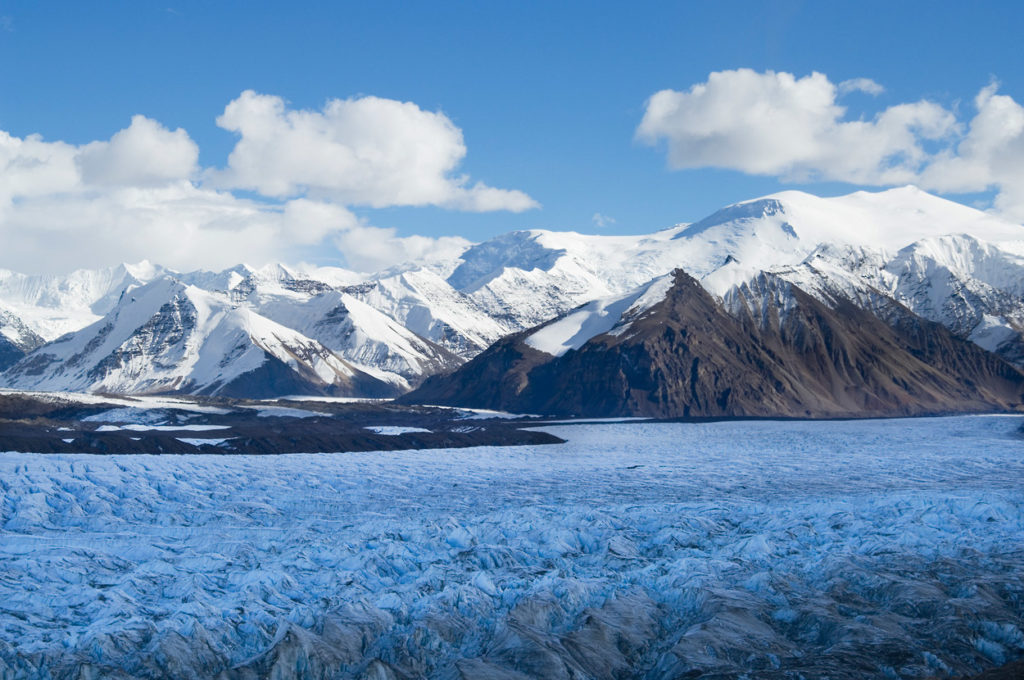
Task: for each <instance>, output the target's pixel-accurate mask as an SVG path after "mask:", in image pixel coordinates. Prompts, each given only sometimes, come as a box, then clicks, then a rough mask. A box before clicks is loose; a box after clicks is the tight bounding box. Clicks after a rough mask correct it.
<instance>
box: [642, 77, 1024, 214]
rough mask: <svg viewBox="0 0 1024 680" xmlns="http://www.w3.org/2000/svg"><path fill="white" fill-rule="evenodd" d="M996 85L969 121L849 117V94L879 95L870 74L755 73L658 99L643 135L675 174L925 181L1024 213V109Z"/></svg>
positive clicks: (913, 113) (889, 114)
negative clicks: (699, 171)
mask: <svg viewBox="0 0 1024 680" xmlns="http://www.w3.org/2000/svg"><path fill="white" fill-rule="evenodd" d="M997 89H998V87H997V85H996V84H992V85H989V86H988V87H985V88H984V89H982V90H981V92H980V93H979V94H978V96H977V98H976V99H975V107H976V110H977V113H976V115H975V116H974V117H973V118H972V119H970V120H969V121H961V120H959V119H958V118H957V116H956V115H955V114H954V113H953V112H952V111H950V110H948V109H946V108H944V107H942V106H940V105H939V104H937V103H934V102H929V101H925V100H922V101H917V102H909V103H902V104H897V105H894V106H890V107H888V108H886V109H884V110H882V111H880V112H879V113H877V114H876V115H875V116H874V117H872V118H870V119H858V120H850V119H848V118H847V116H846V109H845V107H843V106H842V105H841V104H840V102H839V98H840V97H841V96H842V95H843V94H846V93H849V92H853V91H861V92H866V93H868V94H878V93H880V92H882V91H883V90H882V87H881V86H880V85H878V84H877V83H875V82H874V81H872V80H869V79H867V78H858V79H854V80H848V81H844V82H843V83H840V84H839V85H838V86H837V85H835V84H833V83H832V82H831V81H830V80H829V79H828V77H826V76H825V75H824V74H821V73H812V74H811V75H808V76H804V77H802V78H798V77H796V76H794V75H793V74H791V73H781V72H780V73H776V72H773V71H767V72H765V73H758V72H755V71H752V70H749V69H740V70H737V71H721V72H716V73H712V74H710V75H709V77H708V80H707V81H706V82H704V83H698V84H695V85H693V86H692V87H690V89H689V90H686V91H676V90H662V91H661V92H657V93H655V94H654V95H653V96H652V97H651V98H650V99H649V100H648V101H647V108H646V111H645V113H644V117H643V119H642V121H641V122H640V125H639V127H638V128H637V132H636V135H637V138H638V139H639V140H641V141H643V142H646V143H648V144H651V145H663V146H664V148H665V149H666V151H667V154H668V163H669V166H670V167H672V168H675V169H685V168H701V167H716V168H727V169H733V170H739V171H741V172H745V173H749V174H755V175H769V176H776V177H780V178H782V179H785V180H795V181H813V180H834V181H842V182H850V183H853V184H862V185H876V186H884V185H895V184H907V183H914V184H918V185H920V186H922V187H923V188H925V189H929V190H933V191H940V192H944V193H966V192H974V191H986V190H993V189H994V190H996V191H997V192H998V193H997V195H996V198H995V203H994V208H995V209H996V210H997V211H998V212H1000V213H1002V214H1003V215H1004V216H1005V217H1008V218H1011V219H1015V220H1024V108H1022V107H1021V106H1020V105H1019V104H1018V103H1017V102H1015V101H1014V100H1013V99H1012V98H1011V97H1009V96H1006V95H999V94H997Z"/></svg>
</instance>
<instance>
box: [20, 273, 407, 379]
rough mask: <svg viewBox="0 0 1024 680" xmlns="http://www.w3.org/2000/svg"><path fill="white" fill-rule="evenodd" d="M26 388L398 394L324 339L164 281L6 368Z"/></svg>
mask: <svg viewBox="0 0 1024 680" xmlns="http://www.w3.org/2000/svg"><path fill="white" fill-rule="evenodd" d="M5 378H6V382H7V384H8V385H9V386H11V387H14V388H19V389H42V390H82V391H104V392H162V391H172V390H173V391H183V392H191V393H198V394H239V393H242V394H246V395H248V396H262V395H263V394H266V393H268V392H269V393H275V392H276V393H280V392H282V391H285V392H305V393H310V392H312V393H330V394H339V395H347V394H357V393H358V394H360V395H361V396H364V395H366V394H368V393H374V392H375V393H376V394H377V395H383V394H388V393H394V392H395V391H396V387H398V388H400V387H402V386H401V385H399V386H396V385H393V384H390V385H389V384H388V383H386V382H384V381H382V380H380V379H378V378H377V377H371V376H369V375H367V374H366V373H365V372H363V371H360V370H358V369H356V368H355V367H353V366H351V365H350V364H348V363H347V362H345V361H344V360H342V359H341V358H339V357H338V356H336V355H335V354H334V353H332V352H331V351H330V350H328V349H327V348H326V347H324V346H323V345H322V344H320V343H319V342H317V341H315V340H313V339H311V338H308V337H306V336H304V335H302V334H301V333H299V332H298V331H295V330H293V329H290V328H287V327H285V326H282V325H280V324H278V323H275V322H273V321H271V320H270V319H267V318H265V317H263V316H261V315H259V314H257V313H256V312H254V311H252V310H251V309H247V308H244V307H238V306H236V305H234V304H232V302H231V300H230V299H229V298H228V297H227V296H226V295H223V294H217V293H211V292H208V291H204V290H201V289H199V288H197V287H196V286H191V285H187V284H185V283H182V282H180V281H178V280H176V279H174V278H172V277H163V278H161V279H158V280H156V281H154V282H153V283H151V284H148V285H146V286H143V287H141V288H138V289H136V290H133V291H131V292H130V293H128V294H126V295H125V297H124V298H123V299H122V300H121V301H120V302H119V303H118V304H117V305H116V306H115V308H114V309H113V310H112V311H111V312H110V313H109V314H108V315H107V316H105V317H104V318H103V319H101V320H100V321H98V322H96V323H94V324H92V325H91V326H88V327H86V328H85V329H83V330H81V331H79V332H77V333H73V334H70V335H67V336H65V337H63V338H61V339H60V340H58V341H56V342H53V343H50V344H48V345H44V346H43V347H41V348H39V349H37V350H36V351H35V352H33V353H31V354H30V355H29V356H27V357H26V358H25V359H24V360H22V361H21V362H19V363H18V364H16V365H15V366H13V367H12V368H11V369H9V370H8V371H7V372H6V374H5Z"/></svg>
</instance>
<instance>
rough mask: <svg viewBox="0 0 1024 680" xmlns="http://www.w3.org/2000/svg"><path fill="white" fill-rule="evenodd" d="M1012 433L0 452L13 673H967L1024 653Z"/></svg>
mask: <svg viewBox="0 0 1024 680" xmlns="http://www.w3.org/2000/svg"><path fill="white" fill-rule="evenodd" d="M1021 424H1022V418H1021V417H1019V416H973V417H946V418H922V419H892V420H870V421H829V422H810V421H799V422H797V421H770V420H765V421H747V422H736V421H733V422H711V423H653V422H631V423H607V424H597V423H584V424H566V425H557V424H549V425H545V426H543V429H545V430H547V431H549V432H552V433H554V434H556V435H558V436H559V437H562V438H563V439H566V440H567V443H566V444H563V445H556V446H544V447H530V446H525V447H506V448H500V447H478V448H467V449H453V450H428V451H389V452H370V453H346V454H315V455H314V454H297V455H284V456H213V455H196V456H90V455H75V454H61V455H50V456H41V455H33V454H22V453H2V454H0V677H3V678H91V677H104V678H156V677H161V678H163V677H169V678H205V677H211V678H212V677H219V678H257V677H268V678H348V677H353V678H396V679H397V678H412V677H429V678H452V679H454V678H466V679H469V678H473V679H476V678H493V679H495V680H499V679H501V680H504V679H515V678H528V677H544V678H650V679H653V678H679V677H698V676H699V677H708V678H736V679H739V678H794V679H795V678H825V677H828V678H832V679H833V680H835V679H837V678H863V677H891V678H917V677H931V676H937V677H949V676H952V675H961V674H968V673H976V672H978V671H981V670H983V669H985V668H989V667H992V666H995V665H998V664H1002V663H1005V662H1007V661H1010V660H1012V659H1014V658H1017V657H1020V656H1022V655H1024V633H1022V627H1024V624H1022V620H1024V584H1022V582H1021V580H1020V573H1021V571H1022V567H1024V485H1022V482H1024V455H1022V454H1024V440H1022V438H1021V433H1020V429H1021Z"/></svg>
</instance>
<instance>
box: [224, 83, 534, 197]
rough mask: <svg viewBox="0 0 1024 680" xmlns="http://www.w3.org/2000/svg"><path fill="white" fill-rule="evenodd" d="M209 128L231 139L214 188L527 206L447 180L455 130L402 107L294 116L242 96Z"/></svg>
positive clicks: (374, 104) (459, 146) (503, 193)
mask: <svg viewBox="0 0 1024 680" xmlns="http://www.w3.org/2000/svg"><path fill="white" fill-rule="evenodd" d="M217 124H218V125H219V126H221V127H222V128H224V129H226V130H230V131H232V132H235V133H237V134H238V135H239V140H238V143H237V144H236V146H235V148H234V150H233V151H232V152H231V155H230V156H229V158H228V167H227V168H225V169H224V170H222V171H218V172H216V173H213V174H212V175H211V176H212V177H213V178H214V179H215V181H216V182H217V183H219V184H220V185H221V186H225V187H230V188H241V189H252V190H255V191H259V192H260V193H262V194H264V195H266V196H275V197H291V196H299V195H308V196H311V197H319V198H328V199H331V200H335V201H339V202H341V203H345V204H348V205H367V206H371V207H375V208H380V207H385V206H396V205H410V206H419V205H436V206H442V207H447V208H456V209H459V210H470V211H481V212H482V211H492V210H511V211H513V212H520V211H523V210H528V209H530V208H535V207H537V203H536V202H535V201H534V200H533V199H532V198H530V197H529V196H527V195H526V194H524V193H523V192H521V191H513V190H507V189H495V188H493V187H489V186H487V185H485V184H482V183H480V182H476V183H474V184H469V179H468V178H467V177H465V176H462V175H453V174H452V173H453V172H454V171H455V169H456V168H457V167H458V165H459V163H460V162H461V161H462V159H463V158H464V157H465V155H466V145H465V143H464V142H463V138H462V131H461V130H459V128H458V127H456V126H455V124H454V123H452V121H451V120H450V119H449V118H448V117H447V116H445V115H444V114H443V113H433V112H430V111H424V110H422V109H420V108H419V107H418V106H416V104H413V103H411V102H399V101H395V100H393V99H381V98H379V97H359V98H355V99H344V100H343V99H332V100H330V101H328V102H327V104H325V105H324V107H323V109H322V110H320V111H303V110H292V109H289V108H288V107H287V106H286V105H285V102H284V100H283V99H281V98H280V97H274V96H270V95H264V94H257V93H256V92H253V91H251V90H249V91H246V92H243V93H242V95H241V96H240V97H238V98H237V99H235V100H234V101H232V102H231V103H230V104H228V105H227V107H226V108H225V109H224V113H223V115H221V116H220V117H219V118H217Z"/></svg>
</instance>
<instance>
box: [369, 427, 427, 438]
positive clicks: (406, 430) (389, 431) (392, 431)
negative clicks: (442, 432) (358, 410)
mask: <svg viewBox="0 0 1024 680" xmlns="http://www.w3.org/2000/svg"><path fill="white" fill-rule="evenodd" d="M363 429H364V430H370V431H371V432H375V433H377V434H386V435H392V436H394V435H400V434H410V433H413V432H430V430H425V429H423V428H422V427H402V426H400V425H371V426H368V427H364V428H363Z"/></svg>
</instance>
